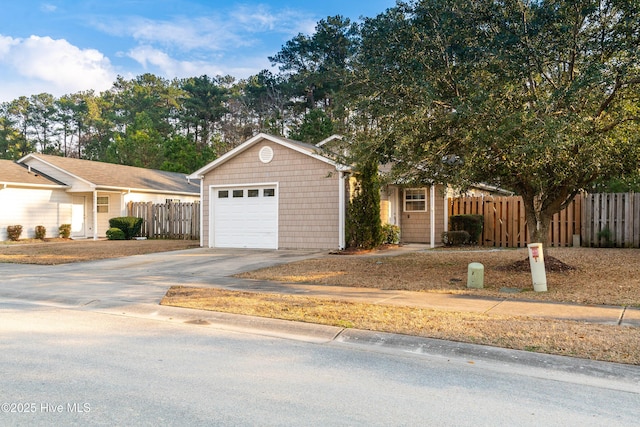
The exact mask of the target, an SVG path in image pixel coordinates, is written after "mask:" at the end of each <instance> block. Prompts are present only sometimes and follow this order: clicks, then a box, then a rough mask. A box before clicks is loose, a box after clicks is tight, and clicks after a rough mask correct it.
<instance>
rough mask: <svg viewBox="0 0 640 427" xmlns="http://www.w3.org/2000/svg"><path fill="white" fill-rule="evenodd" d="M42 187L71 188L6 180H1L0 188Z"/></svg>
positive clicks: (45, 188)
mask: <svg viewBox="0 0 640 427" xmlns="http://www.w3.org/2000/svg"><path fill="white" fill-rule="evenodd" d="M10 187H11V188H41V189H43V190H66V189H68V188H70V187H69V186H68V185H58V184H50V185H49V184H29V183H26V182H4V181H0V190H2V189H5V188H10Z"/></svg>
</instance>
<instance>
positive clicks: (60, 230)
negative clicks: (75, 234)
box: [58, 224, 71, 239]
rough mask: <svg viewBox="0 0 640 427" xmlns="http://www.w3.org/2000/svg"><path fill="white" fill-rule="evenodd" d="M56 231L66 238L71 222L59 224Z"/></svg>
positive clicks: (69, 232) (69, 233) (68, 235)
mask: <svg viewBox="0 0 640 427" xmlns="http://www.w3.org/2000/svg"><path fill="white" fill-rule="evenodd" d="M58 233H59V234H60V237H62V238H63V239H68V238H69V237H70V236H71V224H61V225H60V227H58Z"/></svg>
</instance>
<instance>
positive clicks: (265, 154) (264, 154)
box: [258, 147, 273, 163]
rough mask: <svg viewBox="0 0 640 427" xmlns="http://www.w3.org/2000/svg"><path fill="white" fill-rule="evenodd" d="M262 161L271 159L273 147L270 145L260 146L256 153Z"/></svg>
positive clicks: (265, 161)
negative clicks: (258, 151)
mask: <svg viewBox="0 0 640 427" xmlns="http://www.w3.org/2000/svg"><path fill="white" fill-rule="evenodd" d="M258 157H260V161H261V162H262V163H269V162H270V161H271V160H273V149H272V148H271V147H262V148H261V149H260V153H259V154H258Z"/></svg>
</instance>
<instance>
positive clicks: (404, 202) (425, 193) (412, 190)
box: [402, 187, 428, 212]
mask: <svg viewBox="0 0 640 427" xmlns="http://www.w3.org/2000/svg"><path fill="white" fill-rule="evenodd" d="M418 191H419V192H421V193H422V194H421V195H422V196H423V197H422V198H418V199H407V194H408V193H409V192H418ZM416 195H417V194H416ZM402 198H403V203H402V205H403V206H402V207H403V209H404V212H427V210H428V209H427V188H426V187H422V188H405V189H404V191H403V196H402ZM415 202H422V203H423V204H424V208H423V209H407V203H415Z"/></svg>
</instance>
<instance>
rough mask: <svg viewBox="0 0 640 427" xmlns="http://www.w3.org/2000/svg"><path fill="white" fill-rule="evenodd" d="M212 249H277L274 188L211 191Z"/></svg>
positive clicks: (235, 188) (276, 200)
mask: <svg viewBox="0 0 640 427" xmlns="http://www.w3.org/2000/svg"><path fill="white" fill-rule="evenodd" d="M211 203H212V206H211V212H212V213H213V217H212V223H213V227H212V230H213V236H212V237H213V238H212V241H213V246H214V247H216V248H260V249H278V189H277V186H276V185H259V186H249V187H229V188H213V189H212V194H211Z"/></svg>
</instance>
